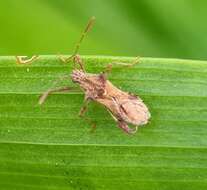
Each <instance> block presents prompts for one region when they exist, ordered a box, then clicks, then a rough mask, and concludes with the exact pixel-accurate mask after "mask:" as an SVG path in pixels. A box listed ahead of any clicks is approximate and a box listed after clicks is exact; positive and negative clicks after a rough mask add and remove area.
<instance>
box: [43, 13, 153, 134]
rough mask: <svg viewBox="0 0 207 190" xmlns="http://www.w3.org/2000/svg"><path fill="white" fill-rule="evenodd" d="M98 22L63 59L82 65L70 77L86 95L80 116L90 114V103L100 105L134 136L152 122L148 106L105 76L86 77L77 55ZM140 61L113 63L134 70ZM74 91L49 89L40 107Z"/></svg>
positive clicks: (119, 125) (81, 62) (91, 75)
mask: <svg viewBox="0 0 207 190" xmlns="http://www.w3.org/2000/svg"><path fill="white" fill-rule="evenodd" d="M94 20H95V18H94V17H92V18H91V19H90V20H89V22H88V24H87V26H86V28H85V30H84V32H83V33H82V35H81V38H80V40H79V42H78V43H77V45H76V47H75V51H74V53H73V55H72V56H70V57H69V58H66V59H65V58H64V57H63V56H60V59H61V60H62V61H63V62H69V61H71V60H72V61H73V62H74V64H75V65H77V64H78V65H79V67H80V68H79V69H77V68H75V69H74V70H73V71H72V73H71V79H72V81H73V82H74V83H78V84H79V85H80V87H81V89H82V90H83V91H84V93H85V98H84V105H83V107H82V108H81V110H80V116H83V114H84V113H85V112H86V110H87V105H88V103H89V102H90V101H95V102H98V103H100V104H102V105H104V106H105V107H106V109H107V110H108V111H109V112H110V114H111V115H112V117H113V118H114V120H115V121H116V122H117V125H118V127H120V128H121V129H123V130H124V131H125V132H126V133H128V134H133V133H135V132H136V131H137V128H138V126H140V125H144V124H146V123H147V122H148V120H149V118H150V113H149V111H148V108H147V106H146V105H145V104H144V103H143V101H142V100H141V99H140V98H139V97H138V96H136V95H134V94H131V93H128V92H124V91H122V90H120V89H118V88H117V87H116V86H114V85H113V84H112V83H111V82H110V81H109V80H107V74H106V72H104V73H100V74H91V73H87V72H86V71H85V69H84V66H83V61H82V60H81V58H80V56H79V55H78V54H77V53H78V50H79V47H80V44H81V42H82V41H83V39H84V36H85V35H86V34H87V32H88V31H89V29H90V28H91V26H92V25H93V23H94ZM137 62H138V60H137V59H136V60H135V61H134V62H133V63H131V64H127V63H114V64H121V65H125V66H132V65H134V64H136V63H137ZM111 67H112V64H110V65H109V66H108V67H107V69H106V71H107V70H108V71H109V70H110V69H111ZM71 89H72V88H71V87H62V88H58V89H49V90H48V91H46V92H45V93H44V94H43V95H42V96H41V97H40V99H39V104H42V103H43V102H44V101H45V99H46V98H47V97H48V95H49V94H51V93H53V92H64V91H68V90H71ZM128 124H132V125H135V126H136V127H135V128H133V129H132V128H130V127H128Z"/></svg>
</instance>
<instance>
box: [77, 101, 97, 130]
mask: <svg viewBox="0 0 207 190" xmlns="http://www.w3.org/2000/svg"><path fill="white" fill-rule="evenodd" d="M89 102H90V99H87V98H86V99H85V100H84V103H83V106H82V108H81V110H80V112H79V116H80V117H82V118H83V116H84V113H85V112H86V111H87V108H88V104H89ZM83 119H85V120H86V121H87V122H88V123H89V124H90V125H91V126H92V129H91V132H93V131H94V130H95V129H96V123H95V122H93V121H92V120H91V119H90V118H88V117H84V118H83Z"/></svg>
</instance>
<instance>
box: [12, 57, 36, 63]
mask: <svg viewBox="0 0 207 190" xmlns="http://www.w3.org/2000/svg"><path fill="white" fill-rule="evenodd" d="M15 57H16V61H17V63H18V64H30V63H32V62H33V61H35V60H36V59H37V58H38V57H39V56H38V55H33V56H32V57H31V58H29V59H26V58H27V56H15Z"/></svg>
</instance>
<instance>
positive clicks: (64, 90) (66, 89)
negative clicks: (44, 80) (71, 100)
mask: <svg viewBox="0 0 207 190" xmlns="http://www.w3.org/2000/svg"><path fill="white" fill-rule="evenodd" d="M73 89H74V88H72V87H68V86H66V87H61V88H56V89H49V90H47V91H46V92H44V93H43V94H42V95H41V96H40V98H39V104H40V105H41V104H43V103H44V102H45V100H46V99H47V97H48V96H49V95H50V94H52V93H54V92H67V91H71V90H73Z"/></svg>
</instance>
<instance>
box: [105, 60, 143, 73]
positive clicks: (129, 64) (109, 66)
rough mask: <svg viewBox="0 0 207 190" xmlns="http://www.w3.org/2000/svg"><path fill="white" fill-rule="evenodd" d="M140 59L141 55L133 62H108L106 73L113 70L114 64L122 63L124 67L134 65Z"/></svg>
mask: <svg viewBox="0 0 207 190" xmlns="http://www.w3.org/2000/svg"><path fill="white" fill-rule="evenodd" d="M139 59H140V57H136V58H135V60H134V61H132V62H131V63H123V62H112V63H110V64H108V65H107V66H106V68H105V71H104V72H105V73H109V72H111V70H112V66H113V65H120V66H123V67H132V66H134V65H136V64H137V63H139Z"/></svg>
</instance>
